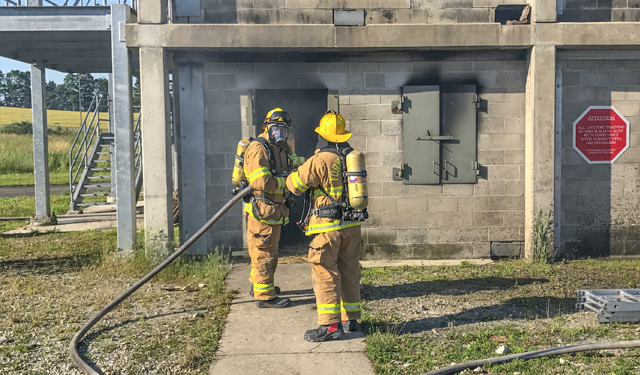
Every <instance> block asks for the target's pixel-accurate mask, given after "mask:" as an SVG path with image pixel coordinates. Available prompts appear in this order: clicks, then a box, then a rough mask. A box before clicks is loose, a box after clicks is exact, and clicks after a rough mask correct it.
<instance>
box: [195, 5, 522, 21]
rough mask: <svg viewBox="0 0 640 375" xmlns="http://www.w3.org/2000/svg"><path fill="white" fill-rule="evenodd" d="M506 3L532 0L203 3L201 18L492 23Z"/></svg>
mask: <svg viewBox="0 0 640 375" xmlns="http://www.w3.org/2000/svg"><path fill="white" fill-rule="evenodd" d="M505 3H508V4H529V3H531V0H509V1H507V0H202V14H203V18H202V19H203V20H204V22H205V23H251V24H332V23H333V9H364V10H365V11H366V23H367V24H380V23H429V24H439V23H477V22H493V21H494V13H495V12H494V10H495V7H496V6H498V5H500V4H505ZM187 21H188V20H187ZM187 21H184V22H187ZM191 22H203V21H202V20H201V18H197V19H194V20H191Z"/></svg>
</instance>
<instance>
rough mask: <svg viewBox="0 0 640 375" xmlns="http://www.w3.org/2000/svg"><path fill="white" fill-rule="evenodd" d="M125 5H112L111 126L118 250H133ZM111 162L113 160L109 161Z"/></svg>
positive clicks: (134, 229) (128, 64) (134, 239)
mask: <svg viewBox="0 0 640 375" xmlns="http://www.w3.org/2000/svg"><path fill="white" fill-rule="evenodd" d="M127 13H128V7H127V6H126V5H120V4H114V5H111V54H112V69H111V70H112V71H113V101H112V102H111V104H112V106H113V128H114V135H115V144H116V152H115V153H116V155H117V157H116V160H115V168H112V169H115V170H116V179H115V181H116V197H117V199H116V207H117V215H118V250H120V251H133V248H134V246H135V244H136V197H135V183H134V180H135V179H134V165H133V162H134V152H133V143H134V140H133V107H132V83H131V52H130V51H129V50H128V49H127V46H126V43H125V36H124V34H123V30H124V29H123V28H121V27H120V25H121V24H124V23H125V22H126V20H127ZM112 165H113V164H112Z"/></svg>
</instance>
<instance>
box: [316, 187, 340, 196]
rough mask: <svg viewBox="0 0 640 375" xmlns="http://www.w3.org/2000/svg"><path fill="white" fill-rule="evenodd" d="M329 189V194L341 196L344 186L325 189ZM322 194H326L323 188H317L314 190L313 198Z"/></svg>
mask: <svg viewBox="0 0 640 375" xmlns="http://www.w3.org/2000/svg"><path fill="white" fill-rule="evenodd" d="M325 190H326V191H327V193H329V195H331V196H332V197H334V198H340V196H342V192H343V191H344V189H343V188H342V186H336V187H329V188H328V189H325ZM321 195H325V194H324V193H323V192H322V190H320V189H315V190H314V191H313V197H312V198H313V199H316V198H318V197H319V196H321Z"/></svg>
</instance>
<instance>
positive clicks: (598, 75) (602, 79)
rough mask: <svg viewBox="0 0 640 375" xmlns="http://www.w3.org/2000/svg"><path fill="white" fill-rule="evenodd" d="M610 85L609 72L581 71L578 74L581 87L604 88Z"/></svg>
mask: <svg viewBox="0 0 640 375" xmlns="http://www.w3.org/2000/svg"><path fill="white" fill-rule="evenodd" d="M610 83H611V72H609V71H583V72H580V85H581V86H582V87H606V86H609V84H610Z"/></svg>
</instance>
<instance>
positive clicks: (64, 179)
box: [0, 171, 69, 186]
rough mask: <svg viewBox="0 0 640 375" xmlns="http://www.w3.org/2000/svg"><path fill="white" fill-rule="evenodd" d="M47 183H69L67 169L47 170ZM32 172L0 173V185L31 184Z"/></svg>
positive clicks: (32, 183)
mask: <svg viewBox="0 0 640 375" xmlns="http://www.w3.org/2000/svg"><path fill="white" fill-rule="evenodd" d="M49 183H50V184H52V185H62V184H68V183H69V171H64V172H49ZM33 185H34V182H33V173H7V174H0V186H33Z"/></svg>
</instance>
